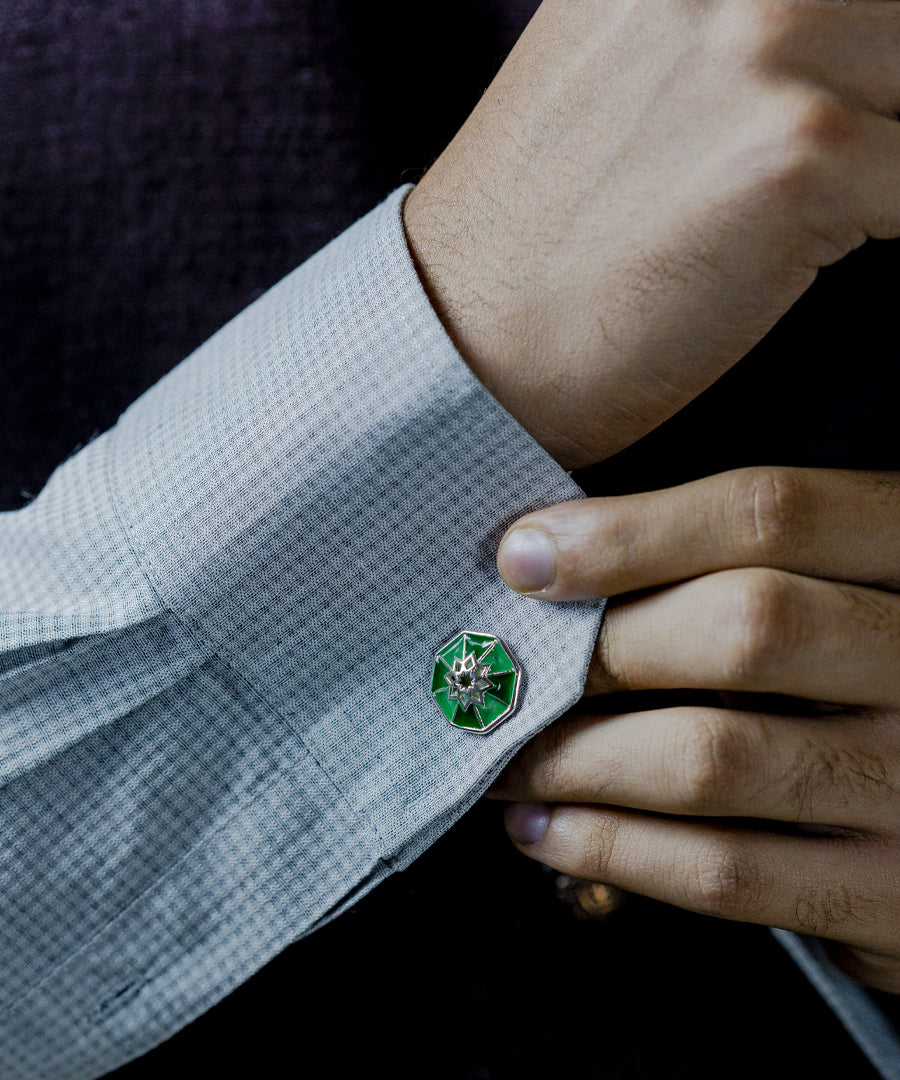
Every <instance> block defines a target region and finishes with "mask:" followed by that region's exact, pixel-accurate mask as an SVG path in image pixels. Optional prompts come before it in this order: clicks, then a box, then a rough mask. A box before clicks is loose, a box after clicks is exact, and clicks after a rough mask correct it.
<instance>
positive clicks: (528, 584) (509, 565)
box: [497, 528, 556, 593]
mask: <svg viewBox="0 0 900 1080" xmlns="http://www.w3.org/2000/svg"><path fill="white" fill-rule="evenodd" d="M497 567H498V569H499V571H500V576H501V577H502V578H503V580H504V581H505V582H506V584H507V585H508V586H509V587H510V588H511V589H515V591H516V592H521V593H531V592H539V591H540V590H541V589H546V588H547V586H548V585H550V584H551V583H552V581H553V578H554V576H555V574H556V548H555V547H554V546H553V541H552V540H551V539H550V537H549V536H548V535H547V534H546V533H544V532H541V531H540V529H529V528H522V529H513V531H512V532H511V533H507V535H506V536H505V537H504V539H503V543H502V544H501V545H500V550H499V551H498V552H497Z"/></svg>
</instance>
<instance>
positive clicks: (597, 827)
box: [576, 814, 619, 881]
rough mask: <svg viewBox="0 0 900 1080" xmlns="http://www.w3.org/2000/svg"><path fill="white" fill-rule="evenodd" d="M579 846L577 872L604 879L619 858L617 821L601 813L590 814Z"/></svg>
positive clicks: (584, 875)
mask: <svg viewBox="0 0 900 1080" xmlns="http://www.w3.org/2000/svg"><path fill="white" fill-rule="evenodd" d="M579 846H580V852H579V855H578V858H577V863H578V870H577V871H576V872H577V873H579V874H580V876H582V877H586V878H591V879H593V880H598V881H604V880H605V879H606V878H607V877H608V876H609V873H610V868H612V867H615V865H616V863H617V861H618V859H619V837H618V828H617V825H616V822H615V821H614V820H612V819H611V818H608V817H604V816H603V815H601V814H592V815H590V817H589V818H588V821H587V823H586V825H585V829H584V833H583V835H582V837H581V841H580V845H579Z"/></svg>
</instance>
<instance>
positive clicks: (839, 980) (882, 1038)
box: [772, 929, 900, 1080]
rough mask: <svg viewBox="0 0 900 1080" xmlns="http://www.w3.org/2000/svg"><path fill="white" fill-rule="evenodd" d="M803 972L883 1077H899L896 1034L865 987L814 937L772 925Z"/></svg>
mask: <svg viewBox="0 0 900 1080" xmlns="http://www.w3.org/2000/svg"><path fill="white" fill-rule="evenodd" d="M772 933H773V934H774V935H775V937H776V938H777V940H778V941H779V942H780V943H781V944H782V945H783V946H784V948H785V949H786V950H787V951H788V953H789V954H790V956H791V957H792V959H793V960H794V961H795V962H796V963H797V965H798V966H799V967H800V970H801V971H802V972H803V974H804V975H805V976H806V977H807V978H808V979H809V981H810V982H811V983H812V984H813V986H814V987H815V988H816V989H817V990H818V991H819V993H820V994H821V995H822V997H823V998H824V1000H825V1001H826V1002H827V1004H828V1005H830V1006H831V1008H832V1010H833V1011H834V1012H835V1014H836V1015H837V1017H838V1018H839V1019H840V1021H841V1023H842V1024H843V1025H844V1027H845V1028H846V1029H847V1031H849V1032H850V1034H851V1035H852V1036H853V1038H854V1039H855V1040H856V1042H857V1044H858V1045H859V1046H860V1048H861V1049H862V1050H863V1052H864V1053H865V1054H866V1056H867V1057H868V1059H869V1060H870V1061H871V1062H872V1064H873V1065H874V1067H875V1068H876V1069H877V1070H878V1072H879V1073H880V1074H881V1075H882V1077H884V1080H900V1036H898V1033H897V1031H896V1029H895V1028H894V1026H893V1024H891V1023H890V1021H889V1020H888V1019H887V1017H885V1016H884V1014H883V1013H882V1012H881V1010H880V1009H879V1008H878V1007H877V1006H876V1005H875V1003H874V1002H873V1001H872V999H871V998H870V997H869V995H868V994H867V993H866V991H865V989H864V988H863V987H862V986H860V985H859V984H858V983H855V982H854V981H853V980H852V979H848V978H847V976H846V975H844V974H843V972H841V971H838V969H837V968H836V967H835V966H834V964H832V963H831V962H830V961H829V959H828V956H827V955H826V953H825V950H824V948H823V947H822V942H821V941H819V940H818V939H817V938H813V937H806V936H804V935H800V934H791V933H789V932H788V931H787V930H776V929H773V930H772Z"/></svg>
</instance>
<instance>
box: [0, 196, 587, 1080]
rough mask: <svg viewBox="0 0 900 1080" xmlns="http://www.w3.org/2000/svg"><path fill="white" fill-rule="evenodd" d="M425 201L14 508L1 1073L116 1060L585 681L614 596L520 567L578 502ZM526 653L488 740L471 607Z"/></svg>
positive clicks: (378, 872) (0, 532)
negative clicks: (425, 266) (501, 371)
mask: <svg viewBox="0 0 900 1080" xmlns="http://www.w3.org/2000/svg"><path fill="white" fill-rule="evenodd" d="M404 194H405V189H401V190H400V191H398V192H396V193H395V194H394V195H393V196H392V197H391V198H390V199H389V200H388V201H387V202H386V203H385V204H384V205H383V206H382V207H380V208H378V209H377V210H375V211H373V212H372V213H371V214H370V215H369V216H368V217H367V218H365V219H363V220H362V221H361V222H359V223H358V224H357V225H355V226H354V227H353V228H352V229H350V230H349V231H348V232H347V233H345V234H344V235H343V236H341V237H339V238H338V239H337V240H336V241H334V242H333V243H332V244H331V245H329V247H327V248H326V249H324V250H323V251H322V252H320V253H319V254H318V255H317V256H315V257H314V258H313V259H312V260H310V261H309V262H308V263H306V264H305V265H304V266H302V267H301V268H300V269H298V270H297V271H295V272H294V273H293V274H291V275H290V276H289V277H288V278H286V279H285V280H284V281H283V282H281V283H280V284H279V285H278V286H276V287H275V288H274V289H272V290H271V291H270V292H269V293H267V294H266V295H265V296H263V297H262V298H261V299H260V300H258V301H257V302H256V303H254V304H253V305H252V306H251V307H250V308H248V309H247V310H246V311H245V312H243V313H242V314H241V315H240V316H238V318H236V319H235V320H233V321H232V322H231V323H230V324H229V325H228V326H226V327H225V328H224V329H223V330H221V331H220V332H219V333H218V334H216V335H215V336H214V337H213V338H212V339H211V340H210V341H209V342H207V344H206V345H204V346H203V347H202V348H201V349H199V350H198V351H197V352H196V353H195V354H194V355H193V356H191V357H189V358H188V359H187V360H186V361H184V362H183V363H182V364H181V365H179V367H177V368H176V369H175V370H174V371H172V372H170V373H169V375H167V376H166V377H165V378H164V379H162V380H161V382H160V383H158V384H157V385H156V386H155V387H153V388H152V389H151V390H150V391H148V393H146V394H145V395H144V396H143V397H142V398H140V399H139V400H138V401H137V402H136V403H135V404H134V405H133V406H132V407H131V408H130V409H128V410H127V412H126V413H125V414H124V415H123V416H122V418H121V419H120V420H119V422H118V424H117V425H116V426H115V427H114V428H113V429H112V430H111V431H110V432H108V433H106V434H104V435H102V436H100V437H99V438H97V439H95V440H94V441H93V442H91V443H90V444H89V445H88V446H87V447H85V448H84V449H83V450H81V451H80V452H79V453H78V454H77V455H76V456H75V457H73V458H72V459H70V460H69V461H67V462H66V463H65V464H64V465H62V466H61V467H60V468H59V469H58V470H57V471H56V472H55V473H54V474H53V476H52V477H51V479H50V481H49V482H48V484H47V485H46V487H45V488H44V490H43V491H42V492H41V494H40V495H39V496H38V498H37V499H36V500H35V501H34V502H32V503H31V504H29V505H28V506H26V507H25V508H24V509H22V510H20V511H17V512H15V513H9V514H6V515H3V517H2V518H0V620H2V621H0V646H2V651H0V708H2V720H0V725H2V726H0V776H2V784H3V786H2V790H0V836H2V846H0V903H2V911H3V918H2V921H0V1076H2V1077H3V1078H4V1080H17V1078H22V1080H25V1078H27V1080H39V1078H48V1080H49V1078H52V1080H74V1078H85V1077H94V1076H98V1075H100V1074H102V1073H103V1072H105V1071H108V1070H110V1069H112V1068H114V1067H115V1066H117V1065H118V1064H120V1063H122V1062H124V1061H126V1060H128V1059H129V1058H131V1057H134V1056H136V1055H138V1054H140V1053H141V1052H143V1051H145V1050H147V1049H148V1048H150V1047H151V1046H153V1045H154V1044H156V1043H158V1042H159V1041H161V1040H162V1039H164V1038H166V1037H167V1036H168V1035H170V1034H171V1033H172V1032H174V1031H175V1030H177V1029H178V1028H179V1027H180V1026H182V1025H183V1024H185V1023H186V1022H187V1021H189V1020H190V1019H191V1018H192V1017H194V1016H196V1015H197V1014H198V1013H200V1012H201V1011H203V1010H204V1009H206V1008H208V1007H209V1006H210V1005H211V1004H213V1003H214V1002H215V1001H216V1000H218V999H219V998H220V997H222V996H223V995H224V994H225V993H227V992H228V991H229V990H231V989H232V988H234V987H235V986H236V985H238V984H239V983H240V982H241V981H243V980H244V979H245V978H247V977H248V976H249V975H250V974H251V973H252V972H253V971H255V970H256V969H257V968H259V967H260V966H261V965H262V964H264V963H265V962H266V961H267V960H268V959H269V958H271V957H272V956H273V955H274V954H276V953H277V952H278V951H280V950H281V949H282V948H284V947H285V946H286V945H287V944H288V943H289V942H291V941H293V940H295V939H296V938H297V937H299V936H300V935H302V934H304V933H306V932H308V931H309V930H311V929H313V928H315V927H316V926H317V925H320V924H321V923H322V922H323V921H324V920H326V919H328V918H330V917H332V916H333V915H335V914H336V913H338V912H339V911H340V910H342V908H343V907H344V906H346V905H347V904H348V903H350V902H351V901H352V900H353V899H355V898H357V897H358V896H359V895H360V894H361V892H363V891H365V890H367V889H369V888H371V887H373V886H374V885H375V884H377V883H378V881H380V880H382V879H383V878H384V877H385V875H387V874H388V873H390V872H391V870H392V869H396V868H398V867H402V866H405V865H407V864H408V863H409V862H410V861H411V860H412V859H414V858H415V857H416V856H417V855H418V854H419V853H421V852H422V851H423V850H424V848H425V847H426V846H427V845H428V844H429V843H430V842H431V841H433V840H434V839H435V838H436V837H437V836H438V835H439V834H440V833H441V831H442V830H444V829H446V828H447V827H448V826H449V825H450V824H451V823H452V822H453V821H454V820H455V819H456V818H457V817H458V816H459V815H460V814H461V813H462V812H463V811H464V810H465V809H466V808H467V807H468V806H469V805H470V804H471V803H472V801H473V800H474V799H475V798H476V797H477V796H478V794H479V793H480V792H481V791H482V790H483V789H484V787H485V786H486V785H487V784H488V783H489V781H490V780H491V779H492V778H493V777H494V776H495V775H496V773H497V772H498V771H499V769H500V768H501V767H502V765H503V764H504V763H505V762H506V761H507V760H508V758H509V757H510V756H511V754H512V753H513V752H514V751H515V750H516V748H517V747H518V746H520V745H521V744H522V742H523V741H524V740H525V739H526V738H527V737H528V736H530V735H532V734H533V733H534V732H536V731H537V730H539V729H540V728H541V727H542V726H543V725H545V724H547V723H548V722H550V721H551V720H552V719H554V718H555V717H557V716H559V715H560V714H561V713H562V712H563V711H564V710H565V709H566V708H567V707H569V706H570V705H571V704H572V703H573V702H575V701H576V700H577V699H578V697H579V696H580V691H581V686H582V684H583V679H584V675H585V672H586V668H587V664H588V661H589V658H590V654H591V650H592V644H593V640H594V637H595V635H596V631H597V628H598V625H599V620H600V617H601V613H602V604H600V603H593V604H581V605H565V606H562V605H560V606H556V605H543V604H537V603H534V602H532V601H528V600H525V599H522V598H518V597H516V596H514V595H513V594H512V593H511V592H509V590H507V589H506V587H505V586H504V585H503V584H502V582H500V580H499V578H498V576H497V574H496V570H495V568H494V552H495V550H496V545H497V542H498V540H499V537H500V535H501V534H502V532H503V530H504V528H505V527H506V525H507V524H508V523H509V522H510V521H511V520H512V519H513V518H515V517H517V516H518V515H520V514H522V513H523V512H526V511H528V510H530V509H534V508H536V507H537V506H540V505H545V504H548V503H552V502H555V501H558V500H561V499H569V498H573V497H577V496H578V495H579V494H580V491H579V489H578V488H577V486H576V485H575V484H574V483H573V482H572V481H571V479H570V478H569V477H568V476H567V475H566V474H565V473H564V472H563V471H562V470H561V469H560V468H559V467H558V466H557V465H556V464H555V463H554V462H553V461H552V460H551V459H550V458H549V457H548V456H547V455H546V454H545V453H544V452H543V451H542V450H541V449H540V448H539V447H538V446H537V444H536V443H534V441H533V440H532V439H531V438H530V437H529V436H528V435H527V434H526V433H525V432H524V431H523V430H522V429H521V428H520V427H519V426H518V425H517V424H516V423H515V421H514V420H513V419H512V418H511V417H510V416H508V415H507V414H506V413H505V412H504V411H503V410H502V409H501V408H500V406H499V405H498V404H497V403H496V402H495V401H494V400H493V398H491V397H490V395H489V394H488V393H487V392H486V391H485V390H484V389H483V388H482V387H481V385H480V384H479V383H478V382H477V380H476V379H475V378H474V377H473V376H472V375H471V373H470V372H469V369H468V368H467V367H466V365H465V363H464V362H463V361H462V360H461V358H460V357H459V355H458V354H457V353H456V351H455V350H454V348H453V346H452V344H451V343H450V341H449V339H448V338H447V337H446V335H445V333H444V331H443V329H442V327H441V325H440V323H439V321H438V320H437V318H436V316H435V314H434V313H433V311H432V309H431V307H430V305H429V303H428V300H427V297H426V296H425V294H424V292H423V290H422V289H421V286H420V284H419V282H418V280H417V277H416V272H415V268H414V266H413V264H412V261H411V259H410V257H409V253H408V251H407V248H406V244H405V239H404V235H403V230H402V224H401V219H400V213H399V211H400V206H401V202H402V198H403V196H404ZM464 628H467V629H477V630H486V631H489V632H493V633H497V634H500V635H501V636H503V637H504V638H505V639H506V640H507V641H508V642H509V643H510V644H511V646H512V647H513V649H514V650H515V652H516V653H517V655H518V657H519V659H520V661H521V662H522V665H523V667H524V668H525V671H526V672H527V682H526V687H525V691H524V696H523V701H522V706H521V709H520V711H519V712H518V713H517V715H516V716H515V717H513V718H512V719H511V720H510V721H508V722H507V723H506V724H504V725H502V726H501V727H500V728H498V729H497V730H496V731H494V732H493V733H491V734H490V735H488V736H486V737H479V736H475V735H470V734H467V733H463V732H460V731H457V730H455V729H453V728H451V727H450V726H449V725H448V724H447V723H446V721H445V720H444V719H443V717H442V716H441V714H440V713H439V712H438V711H437V709H436V707H435V706H434V703H433V702H432V700H431V699H430V695H429V692H428V691H429V678H430V670H431V664H432V660H433V654H434V651H435V649H436V648H438V647H439V646H440V645H442V644H443V643H444V642H445V641H446V640H447V639H448V638H449V637H450V636H451V635H452V634H453V633H455V632H456V631H457V630H460V629H464Z"/></svg>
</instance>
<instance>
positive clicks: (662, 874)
mask: <svg viewBox="0 0 900 1080" xmlns="http://www.w3.org/2000/svg"><path fill="white" fill-rule="evenodd" d="M525 529H528V530H540V531H543V532H545V533H546V535H547V536H548V537H549V538H550V539H551V541H552V543H553V545H554V547H555V548H556V551H557V558H556V566H555V575H554V578H553V581H552V583H551V584H550V585H548V586H547V587H546V588H545V589H543V590H542V591H540V592H537V593H534V592H533V593H531V594H529V595H532V596H534V597H535V598H536V599H539V600H555V601H560V600H572V599H575V598H577V597H590V596H611V597H613V598H614V599H613V600H612V601H611V603H610V608H609V612H608V614H607V617H606V619H605V620H604V624H603V626H602V629H601V632H600V635H599V637H598V640H597V645H596V649H595V653H594V657H593V660H592V664H591V670H590V675H589V678H588V683H587V687H586V697H585V698H584V699H583V702H582V707H581V708H579V709H578V710H576V711H575V712H574V713H572V714H571V715H569V716H567V717H565V718H563V720H561V721H560V722H558V723H557V724H555V725H553V726H552V727H551V728H550V729H548V730H547V731H545V732H544V733H542V734H540V735H538V736H537V737H536V738H535V739H534V740H533V741H532V742H531V743H529V745H528V746H527V747H526V748H525V750H524V752H522V753H521V754H520V755H519V757H518V758H517V759H516V760H515V761H514V762H513V763H512V764H511V765H510V766H509V767H508V768H507V770H506V771H505V772H504V774H503V775H502V776H501V778H500V780H499V781H498V782H497V783H496V784H495V785H494V787H493V789H492V790H491V792H490V795H491V796H492V797H494V798H503V799H508V800H516V801H519V800H521V801H522V802H525V801H527V802H529V803H532V804H533V803H536V802H538V803H543V804H551V805H549V806H539V805H521V804H520V805H514V806H513V807H512V808H510V810H509V811H508V812H507V828H508V830H509V832H510V835H511V837H512V839H513V841H514V842H515V843H516V844H517V846H518V847H519V848H520V850H522V851H523V852H524V853H525V854H527V855H529V856H530V857H531V858H534V859H538V860H539V861H541V862H543V863H546V864H548V865H550V866H553V867H556V868H557V869H559V870H562V871H564V872H565V873H568V874H572V875H575V876H578V877H584V878H588V879H593V880H599V881H604V882H606V883H608V884H611V885H616V886H619V887H621V888H624V889H628V890H630V891H633V892H639V893H643V894H645V895H648V896H653V897H656V898H657V899H660V900H665V901H668V902H670V903H673V904H677V905H679V906H680V907H685V908H689V909H691V910H694V911H700V912H706V913H708V914H711V915H718V916H721V917H724V918H730V919H740V920H744V921H748V922H757V923H764V924H766V925H771V926H780V927H783V928H785V929H788V930H795V931H798V932H801V933H806V934H814V935H818V936H821V937H823V938H825V939H827V941H828V943H829V948H830V951H831V954H832V958H833V959H834V961H835V962H836V963H837V964H838V966H839V967H841V968H843V969H844V970H845V971H846V972H847V973H848V974H850V975H852V976H853V977H855V978H857V979H859V980H861V981H863V982H865V983H867V984H868V985H870V986H873V987H875V988H877V989H881V990H886V991H889V992H892V993H898V992H900V905H898V903H897V897H898V896H900V596H898V595H896V593H897V592H898V591H900V473H863V472H850V471H846V472H845V471H840V470H812V469H747V470H738V471H735V472H730V473H725V474H722V475H720V476H714V477H711V478H708V479H705V480H701V481H697V482H695V483H692V484H686V485H683V486H681V487H677V488H672V489H669V490H666V491H661V492H655V493H649V494H641V495H634V496H626V497H619V498H612V499H586V500H584V501H582V502H574V503H568V504H563V505H560V506H556V507H550V508H548V509H546V510H543V511H540V512H537V513H534V514H530V515H528V516H526V517H525V518H522V519H521V520H520V521H519V522H517V523H516V525H514V526H513V528H512V529H511V530H510V532H509V533H507V536H506V537H505V538H504V542H503V543H501V547H500V551H499V556H498V561H499V567H500V570H501V574H502V575H503V577H504V579H505V580H506V581H507V583H510V584H513V585H514V584H516V583H517V571H518V570H519V569H521V568H522V567H521V564H522V559H521V557H520V556H519V555H517V548H516V545H515V544H513V545H512V546H511V547H510V548H509V549H508V550H507V543H506V541H507V540H508V539H509V538H510V537H512V536H514V535H515V533H516V531H518V530H525ZM526 569H528V568H527V567H526ZM682 687H697V688H705V689H712V690H716V691H719V692H720V701H721V705H720V706H719V707H716V706H704V707H677V708H668V709H666V708H664V709H652V710H647V711H643V712H622V711H616V712H614V713H613V712H610V711H609V710H605V709H604V701H603V696H602V695H604V694H608V693H610V692H615V691H633V690H641V689H651V688H653V689H657V688H667V689H674V688H682ZM773 694H774V695H788V697H776V698H772V697H767V696H765V695H773ZM797 699H800V700H797ZM619 700H620V702H621V699H619ZM648 812H649V813H648ZM543 816H546V825H547V827H546V832H545V834H544V836H543V838H542V839H540V840H538V841H536V842H530V843H529V842H528V840H530V839H531V836H533V833H532V834H531V835H528V832H527V830H528V828H533V827H534V825H535V823H536V822H537V823H538V824H539V823H540V822H541V820H542V817H543Z"/></svg>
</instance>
